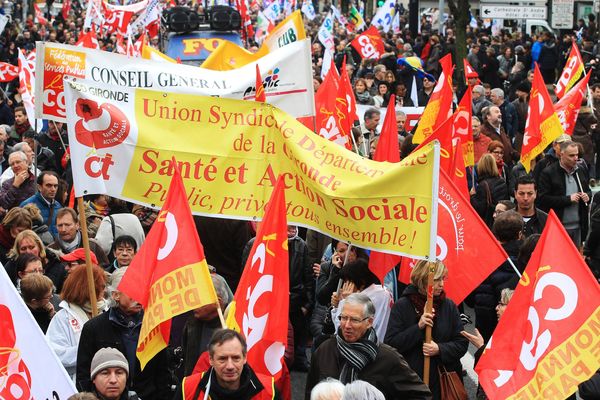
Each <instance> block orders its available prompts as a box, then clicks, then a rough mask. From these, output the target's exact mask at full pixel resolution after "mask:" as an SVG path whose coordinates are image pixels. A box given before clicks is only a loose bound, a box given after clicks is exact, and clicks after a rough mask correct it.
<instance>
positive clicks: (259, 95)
mask: <svg viewBox="0 0 600 400" xmlns="http://www.w3.org/2000/svg"><path fill="white" fill-rule="evenodd" d="M254 100H255V101H260V102H263V103H264V102H265V101H267V94H266V93H265V87H264V85H263V81H262V76H261V75H260V68H259V67H258V64H256V95H255V96H254Z"/></svg>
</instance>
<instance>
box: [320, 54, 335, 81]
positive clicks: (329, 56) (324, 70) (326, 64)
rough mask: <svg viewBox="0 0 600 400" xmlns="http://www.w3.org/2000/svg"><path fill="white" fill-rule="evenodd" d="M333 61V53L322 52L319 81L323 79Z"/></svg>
mask: <svg viewBox="0 0 600 400" xmlns="http://www.w3.org/2000/svg"><path fill="white" fill-rule="evenodd" d="M332 59H333V52H332V51H331V50H328V49H325V51H324V52H323V63H322V64H321V79H325V76H326V75H327V73H328V72H329V68H331V60H332Z"/></svg>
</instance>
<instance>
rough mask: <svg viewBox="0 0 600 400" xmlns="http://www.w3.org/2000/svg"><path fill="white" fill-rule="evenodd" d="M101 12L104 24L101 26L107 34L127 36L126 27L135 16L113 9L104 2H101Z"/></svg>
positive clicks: (131, 13)
mask: <svg viewBox="0 0 600 400" xmlns="http://www.w3.org/2000/svg"><path fill="white" fill-rule="evenodd" d="M102 11H103V12H104V24H103V25H102V27H103V28H105V29H106V30H107V31H108V33H113V32H114V33H118V34H121V35H125V34H127V25H129V21H131V18H132V17H133V15H134V14H135V13H134V12H133V11H125V10H118V9H114V8H112V7H111V6H110V4H107V3H106V2H105V1H103V2H102Z"/></svg>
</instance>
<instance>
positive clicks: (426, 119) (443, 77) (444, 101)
mask: <svg viewBox="0 0 600 400" xmlns="http://www.w3.org/2000/svg"><path fill="white" fill-rule="evenodd" d="M440 64H441V65H442V73H441V74H440V77H439V79H438V81H437V83H436V85H435V88H434V89H433V93H431V97H430V98H429V102H428V103H427V106H426V107H425V110H424V111H423V115H421V119H420V120H419V125H418V126H417V131H416V132H415V135H414V137H413V143H421V142H423V141H424V140H425V139H426V138H427V137H428V136H429V135H431V134H432V133H433V131H434V130H435V129H436V128H437V127H438V126H439V125H440V124H441V123H442V122H444V121H445V120H446V119H447V118H448V117H449V116H450V115H452V56H451V55H450V54H447V55H445V56H444V57H443V58H442V59H441V60H440Z"/></svg>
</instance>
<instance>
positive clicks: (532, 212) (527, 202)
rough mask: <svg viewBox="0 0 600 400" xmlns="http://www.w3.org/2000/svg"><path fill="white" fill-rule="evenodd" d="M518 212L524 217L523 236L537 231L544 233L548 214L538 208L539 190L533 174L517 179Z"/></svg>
mask: <svg viewBox="0 0 600 400" xmlns="http://www.w3.org/2000/svg"><path fill="white" fill-rule="evenodd" d="M514 197H515V202H516V203H517V208H516V210H517V212H518V213H519V214H521V217H523V221H524V222H525V224H524V225H523V238H526V237H528V236H530V235H533V234H536V233H542V231H543V230H544V226H546V220H547V219H548V214H546V213H545V212H543V211H542V210H540V209H539V208H536V206H535V199H536V198H537V190H536V185H535V180H534V179H533V177H532V176H531V175H524V176H522V177H520V178H519V179H518V180H517V185H516V188H515V191H514Z"/></svg>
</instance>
